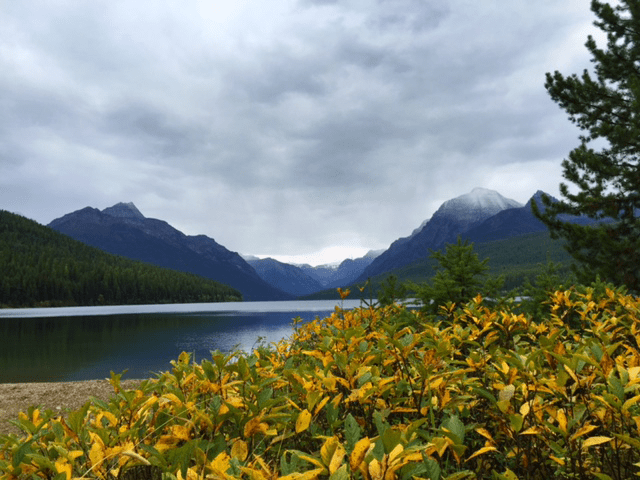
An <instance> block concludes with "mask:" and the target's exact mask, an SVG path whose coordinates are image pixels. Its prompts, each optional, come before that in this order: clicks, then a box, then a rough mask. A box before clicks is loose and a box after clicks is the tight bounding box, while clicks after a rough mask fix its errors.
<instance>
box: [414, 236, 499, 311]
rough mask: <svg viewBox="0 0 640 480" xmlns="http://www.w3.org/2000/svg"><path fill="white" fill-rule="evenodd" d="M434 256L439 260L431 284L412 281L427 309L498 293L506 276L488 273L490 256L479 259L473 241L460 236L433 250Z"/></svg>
mask: <svg viewBox="0 0 640 480" xmlns="http://www.w3.org/2000/svg"><path fill="white" fill-rule="evenodd" d="M431 258H433V259H435V260H437V261H438V265H436V266H435V267H434V268H435V269H436V274H435V276H434V277H433V278H432V280H431V284H423V285H416V284H410V285H409V288H410V289H412V290H414V291H415V293H416V298H418V299H419V300H420V301H421V303H422V304H423V306H424V308H425V310H430V311H432V312H433V313H437V312H438V310H439V309H440V306H441V305H445V304H447V303H449V302H452V303H455V304H456V305H464V304H465V303H467V302H469V300H471V299H472V298H474V297H475V296H476V295H478V294H481V295H491V296H496V295H497V293H498V290H499V289H500V288H501V287H502V284H503V283H504V278H502V277H497V278H490V277H488V276H487V271H488V270H489V266H488V265H487V263H488V262H489V259H488V258H485V259H484V260H480V259H479V258H478V254H477V253H475V252H474V251H473V243H471V244H469V241H468V240H465V241H464V242H463V241H462V239H461V238H460V237H458V242H457V243H456V244H448V245H447V246H446V248H445V251H444V252H441V251H432V252H431Z"/></svg>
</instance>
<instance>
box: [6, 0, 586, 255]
mask: <svg viewBox="0 0 640 480" xmlns="http://www.w3.org/2000/svg"><path fill="white" fill-rule="evenodd" d="M213 3H214V2H204V1H202V2H199V1H186V2H177V1H167V2H162V3H158V2H151V1H144V0H141V1H137V2H124V1H95V2H69V1H63V0H60V1H40V2H38V1H33V2H7V3H6V4H4V5H3V8H2V10H1V11H0V29H1V30H2V31H3V32H4V35H2V37H1V38H0V91H2V92H3V94H2V96H1V97H0V109H1V111H2V116H1V118H0V208H2V209H5V210H9V211H13V212H16V213H21V214H23V215H25V216H27V217H30V218H33V219H35V220H37V221H39V222H40V223H44V224H46V223H49V222H50V221H51V220H53V219H54V218H56V217H59V216H61V215H63V214H65V213H68V212H70V211H73V210H77V209H79V208H83V207H85V206H93V207H96V208H100V209H102V208H105V207H108V206H111V205H113V204H115V203H117V202H120V201H126V202H129V201H132V202H134V203H135V204H136V205H137V207H138V208H139V209H140V210H141V211H142V213H143V214H145V215H146V216H148V217H156V218H161V219H163V220H167V221H168V222H169V223H171V224H172V225H174V226H175V227H177V228H179V229H181V230H182V231H184V232H185V233H187V234H200V233H203V234H206V235H209V236H211V237H213V238H214V239H216V241H218V242H219V243H221V244H223V245H225V246H226V247H227V248H229V249H231V250H234V251H238V252H241V253H244V254H255V255H271V256H284V255H288V256H291V255H294V256H295V255H305V254H312V253H314V252H320V251H322V250H323V249H324V251H325V252H340V253H339V255H345V254H346V253H348V252H352V254H353V255H357V254H360V253H364V252H365V251H366V250H368V249H379V248H385V247H386V246H388V245H389V244H390V243H391V242H392V241H393V240H395V239H396V238H398V237H400V236H406V235H408V234H409V233H410V232H411V231H412V230H413V229H414V228H416V227H417V226H418V225H419V224H420V223H421V222H422V221H423V220H425V219H426V218H428V217H429V216H431V214H432V213H433V212H434V211H435V210H436V209H437V208H438V206H439V205H440V204H441V203H442V202H443V201H445V200H447V199H449V198H452V197H455V196H458V195H461V194H463V193H466V192H468V191H470V190H471V189H473V188H474V187H478V186H481V187H486V188H491V189H495V190H498V191H499V192H500V193H502V194H503V195H505V196H507V197H510V198H513V199H515V200H518V201H520V202H522V203H524V202H526V201H527V200H528V198H529V197H530V196H531V195H533V193H535V191H536V190H538V189H542V190H545V191H547V192H548V193H551V194H554V195H555V194H557V191H558V184H559V182H560V181H561V180H562V178H561V168H560V163H561V161H562V159H563V158H565V157H566V156H567V154H568V153H569V151H570V150H571V149H572V148H573V147H575V146H576V145H577V143H578V140H577V135H578V132H577V130H576V129H575V127H573V126H572V125H571V124H570V123H569V121H568V120H567V118H566V116H565V114H564V112H562V111H561V110H560V109H559V108H558V107H557V106H556V105H555V104H554V103H553V102H552V101H551V100H550V99H549V97H548V95H547V94H546V91H545V89H544V74H545V72H548V71H553V70H560V71H562V72H563V73H573V72H580V71H582V69H584V68H586V67H588V66H589V58H588V54H587V52H586V49H585V48H584V46H583V45H584V42H585V41H586V36H587V34H588V33H595V32H596V31H595V27H592V25H591V23H592V21H593V18H592V15H591V12H590V11H589V9H588V5H586V4H579V2H557V1H552V0H541V1H539V2H536V3H535V4H532V3H531V2H526V1H524V0H513V1H510V2H498V1H497V0H489V1H486V2H471V1H469V0H452V1H449V2H446V3H445V2H436V1H434V0H430V1H424V0H422V1H418V0H393V1H391V0H353V1H344V2H342V1H341V2H337V1H330V0H273V1H271V2H267V3H264V4H259V3H256V2H248V1H243V0H240V1H235V2H227V3H229V5H219V6H218V5H213ZM216 3H222V2H216ZM336 247H339V248H336ZM335 254H336V255H338V253H335ZM325 260H332V259H331V258H325Z"/></svg>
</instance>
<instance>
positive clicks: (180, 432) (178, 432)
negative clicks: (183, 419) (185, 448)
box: [169, 425, 189, 440]
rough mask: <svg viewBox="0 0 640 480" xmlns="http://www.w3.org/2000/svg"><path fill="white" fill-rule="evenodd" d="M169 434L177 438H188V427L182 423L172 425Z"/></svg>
mask: <svg viewBox="0 0 640 480" xmlns="http://www.w3.org/2000/svg"><path fill="white" fill-rule="evenodd" d="M169 430H170V431H171V435H173V436H174V437H176V438H177V439H179V440H189V429H188V428H187V427H185V426H184V425H172V426H171V428H170V429H169Z"/></svg>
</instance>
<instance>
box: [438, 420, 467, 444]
mask: <svg viewBox="0 0 640 480" xmlns="http://www.w3.org/2000/svg"><path fill="white" fill-rule="evenodd" d="M442 427H443V428H446V429H447V430H448V431H449V432H450V433H452V434H453V435H454V436H455V438H451V437H450V436H449V435H448V436H449V437H450V438H451V439H452V440H453V441H454V442H455V443H456V444H458V445H460V444H462V443H463V442H464V434H465V429H464V423H462V421H461V420H460V418H458V416H457V415H451V416H450V417H449V418H447V419H446V420H445V421H444V422H442Z"/></svg>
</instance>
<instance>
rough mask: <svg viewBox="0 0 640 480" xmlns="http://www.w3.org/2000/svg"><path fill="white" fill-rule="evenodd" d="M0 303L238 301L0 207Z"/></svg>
mask: <svg viewBox="0 0 640 480" xmlns="http://www.w3.org/2000/svg"><path fill="white" fill-rule="evenodd" d="M0 272H2V275H0V307H36V306H62V305H100V304H109V305H119V304H145V303H192V302H223V301H239V300H242V295H241V293H240V292H239V291H237V290H235V289H233V288H231V287H228V286H226V285H222V284H220V283H219V282H215V281H212V280H209V279H206V278H202V277H198V276H196V275H192V274H187V273H183V272H177V271H173V270H169V269H166V268H160V267H155V266H152V265H149V264H145V263H142V262H137V261H133V260H129V259H126V258H123V257H119V256H116V255H110V254H107V253H105V252H103V251H101V250H99V249H97V248H93V247H89V246H87V245H85V244H83V243H81V242H79V241H76V240H73V239H71V238H69V237H67V236H66V235H63V234H61V233H58V232H55V231H54V230H52V229H50V228H47V227H44V226H42V225H40V224H38V223H36V222H34V221H32V220H28V219H26V218H24V217H21V216H19V215H16V214H14V213H10V212H6V211H4V210H0Z"/></svg>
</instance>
